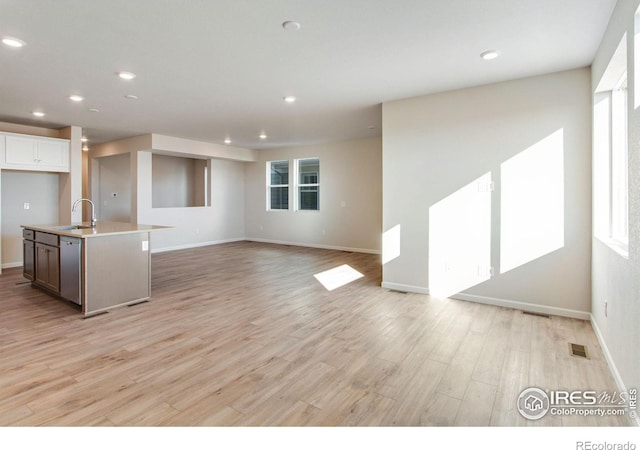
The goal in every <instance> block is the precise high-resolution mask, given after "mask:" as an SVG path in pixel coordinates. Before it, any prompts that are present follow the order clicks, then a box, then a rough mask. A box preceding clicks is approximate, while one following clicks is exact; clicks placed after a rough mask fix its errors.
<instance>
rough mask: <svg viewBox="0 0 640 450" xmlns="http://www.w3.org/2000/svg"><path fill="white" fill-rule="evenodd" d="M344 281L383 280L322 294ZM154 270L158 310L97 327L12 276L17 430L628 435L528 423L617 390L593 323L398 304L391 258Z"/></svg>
mask: <svg viewBox="0 0 640 450" xmlns="http://www.w3.org/2000/svg"><path fill="white" fill-rule="evenodd" d="M342 264H349V265H350V266H351V267H353V268H354V269H356V270H358V271H360V272H361V273H363V274H364V275H365V277H364V278H361V279H359V280H357V281H354V282H352V283H351V284H349V285H346V286H344V287H341V288H339V289H336V290H334V291H331V292H329V291H327V290H326V289H325V288H324V287H323V286H322V285H321V284H320V283H318V282H317V281H316V280H315V279H314V277H313V274H315V273H318V272H321V271H324V270H327V269H331V268H333V267H336V266H338V265H342ZM152 267H153V272H152V273H153V279H152V293H153V298H152V300H151V301H150V302H148V303H143V304H139V305H136V306H133V307H124V308H120V309H116V310H113V311H111V312H109V313H108V314H104V315H101V316H96V317H93V318H89V319H83V318H82V317H81V315H80V313H79V312H78V311H77V310H76V309H74V307H73V306H72V305H71V304H70V303H66V302H63V301H61V300H57V299H53V298H51V297H49V296H47V295H46V294H43V293H42V292H40V291H38V290H37V289H34V288H32V287H31V286H30V285H29V284H26V283H25V281H26V280H24V279H23V278H22V276H21V270H20V269H8V270H5V271H4V272H3V274H2V275H0V425H3V426H7V425H15V426H23V425H56V426H63V425H75V426H78V425H81V426H93V425H95V426H105V425H128V426H142V425H153V426H183V425H204V426H214V425H224V426H235V425H289V426H304V425H338V426H349V425H356V426H369V425H375V426H386V425H397V426H400V425H402V426H427V425H432V426H443V425H470V426H488V425H520V426H525V425H527V426H529V425H532V426H539V425H543V426H544V425H546V426H551V425H588V426H593V425H627V421H626V419H625V418H619V417H618V418H616V417H604V418H595V417H588V418H582V417H577V416H565V417H551V416H547V417H545V418H544V419H542V420H540V421H536V422H531V421H527V420H525V419H523V418H522V417H521V416H520V415H519V414H518V412H517V410H516V409H515V402H516V398H517V396H518V394H519V393H520V391H521V390H522V389H523V388H525V387H529V386H538V387H542V388H548V389H558V388H566V389H594V390H609V391H613V390H615V385H614V382H613V380H612V377H611V375H610V373H609V370H608V368H607V365H606V363H605V361H604V359H603V356H602V352H601V350H600V348H599V346H598V343H597V340H596V338H595V336H594V333H593V331H592V329H591V326H590V324H589V323H588V322H584V321H579V320H573V319H567V318H561V317H551V318H541V317H535V316H530V315H524V314H522V313H521V312H520V311H515V310H510V309H506V308H499V307H492V306H486V305H479V304H474V303H468V302H462V301H456V300H449V299H437V298H433V297H429V296H424V295H414V294H402V293H398V292H392V291H389V290H386V289H383V288H381V287H379V286H380V281H381V269H380V262H379V256H376V255H368V254H356V253H347V252H339V251H329V250H320V249H309V248H298V247H288V246H277V245H269V244H260V243H251V242H238V243H231V244H224V245H218V246H212V247H203V248H198V249H191V250H184V251H176V252H171V253H163V254H155V255H153V258H152ZM105 276H107V277H108V274H105ZM569 341H571V342H577V343H581V344H586V345H588V346H589V350H590V352H591V360H581V359H577V358H575V357H571V356H569V354H568V349H567V347H568V345H567V342H569Z"/></svg>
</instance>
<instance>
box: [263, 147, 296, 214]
mask: <svg viewBox="0 0 640 450" xmlns="http://www.w3.org/2000/svg"><path fill="white" fill-rule="evenodd" d="M274 163H287V184H271V168H272V165H273V164H274ZM290 166H291V163H290V161H289V160H288V159H278V160H274V161H267V164H266V182H267V183H266V185H267V189H266V197H267V198H266V206H267V211H289V209H290V207H291V196H290V195H289V186H290V185H291V170H290V168H291V167H290ZM272 188H287V207H286V208H273V207H272V205H271V190H272Z"/></svg>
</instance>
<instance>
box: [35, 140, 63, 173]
mask: <svg viewBox="0 0 640 450" xmlns="http://www.w3.org/2000/svg"><path fill="white" fill-rule="evenodd" d="M36 161H37V163H38V164H42V165H46V166H56V167H64V166H67V165H68V161H69V144H68V143H67V142H64V141H53V140H44V139H42V140H38V146H37V151H36Z"/></svg>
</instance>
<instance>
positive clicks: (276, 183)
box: [267, 161, 289, 210]
mask: <svg viewBox="0 0 640 450" xmlns="http://www.w3.org/2000/svg"><path fill="white" fill-rule="evenodd" d="M283 209H289V161H269V162H267V210H283Z"/></svg>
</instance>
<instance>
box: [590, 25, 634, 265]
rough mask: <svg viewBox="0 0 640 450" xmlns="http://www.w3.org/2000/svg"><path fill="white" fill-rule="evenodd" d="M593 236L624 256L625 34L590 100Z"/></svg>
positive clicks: (626, 166)
mask: <svg viewBox="0 0 640 450" xmlns="http://www.w3.org/2000/svg"><path fill="white" fill-rule="evenodd" d="M593 100H594V101H593V118H594V121H593V123H594V129H593V143H594V147H593V149H594V154H593V157H594V158H593V186H594V189H593V200H594V235H595V236H596V237H597V238H598V239H600V240H601V241H603V242H604V243H606V244H607V245H609V247H611V248H612V249H613V250H615V251H616V252H618V253H620V254H621V255H622V256H624V257H628V247H629V200H628V196H629V182H628V171H629V164H628V150H627V147H628V143H627V140H628V108H629V99H628V95H627V46H626V34H625V35H624V36H623V37H622V39H621V41H620V43H619V44H618V48H617V49H616V50H615V52H614V54H613V56H612V57H611V60H610V61H609V64H608V66H607V68H606V69H605V71H604V73H603V75H602V78H601V79H600V81H599V82H598V86H597V88H596V90H595V93H594V99H593Z"/></svg>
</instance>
